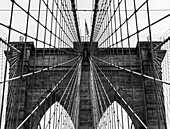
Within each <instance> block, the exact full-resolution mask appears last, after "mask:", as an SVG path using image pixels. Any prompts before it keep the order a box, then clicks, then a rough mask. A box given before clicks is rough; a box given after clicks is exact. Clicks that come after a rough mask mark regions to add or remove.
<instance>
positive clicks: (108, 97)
mask: <svg viewBox="0 0 170 129" xmlns="http://www.w3.org/2000/svg"><path fill="white" fill-rule="evenodd" d="M90 62H91V64H92V65H94V66H93V67H94V70H95V73H96V76H97V78H98V80H99V82H100V84H101V87H102V89H103V91H104V93H105V96H106V98H107V100H108V102H109V104H110V105H111V104H112V103H111V100H110V98H109V96H108V94H107V92H106V89H105V87H104V85H103V83H102V80H101V78H100V76H99V74H98V72H97V70H96V68H95V64H94V63H92V60H90ZM114 111H115V110H114ZM115 112H116V111H115ZM116 117H117V119H119V116H118V114H117V115H116ZM118 123H119V125H120V126H122V125H121V123H120V122H119V121H118Z"/></svg>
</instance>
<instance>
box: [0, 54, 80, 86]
mask: <svg viewBox="0 0 170 129" xmlns="http://www.w3.org/2000/svg"><path fill="white" fill-rule="evenodd" d="M78 57H80V56H77V57H75V58H73V59H71V60H68V61H66V62H63V63H61V64H57V65H54V66H51V67H47V68H44V69H41V70H38V71H35V72H30V73H27V74H24V75H21V76H17V77H14V78H10V79H8V80H6V81H1V82H0V84H1V83H4V82H9V81H14V80H17V79H20V78H23V77H28V76H30V75H33V74H37V73H41V72H44V71H47V70H50V69H53V68H56V67H57V66H62V65H65V64H68V63H70V62H71V61H73V60H76V59H77V58H78Z"/></svg>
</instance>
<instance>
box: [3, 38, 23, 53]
mask: <svg viewBox="0 0 170 129" xmlns="http://www.w3.org/2000/svg"><path fill="white" fill-rule="evenodd" d="M0 41H2V43H4V44H5V45H7V46H9V47H10V48H12V49H13V50H15V51H16V52H18V53H21V52H20V51H19V50H18V49H17V48H15V47H14V46H12V45H10V44H9V43H7V42H6V41H5V40H3V39H2V38H1V37H0Z"/></svg>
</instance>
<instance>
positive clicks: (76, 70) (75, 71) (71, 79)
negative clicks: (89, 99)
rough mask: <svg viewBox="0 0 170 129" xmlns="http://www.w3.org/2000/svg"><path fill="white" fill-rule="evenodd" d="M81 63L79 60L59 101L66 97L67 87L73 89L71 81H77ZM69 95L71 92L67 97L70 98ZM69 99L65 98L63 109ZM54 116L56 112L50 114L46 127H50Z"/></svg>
mask: <svg viewBox="0 0 170 129" xmlns="http://www.w3.org/2000/svg"><path fill="white" fill-rule="evenodd" d="M80 64H81V61H80V62H79V64H78V67H76V69H75V70H74V73H73V74H72V76H71V78H70V80H69V82H68V84H67V86H66V89H65V91H64V93H63V95H62V97H61V98H60V100H59V102H58V103H61V101H62V100H63V98H64V95H65V94H66V91H67V89H69V88H70V89H71V86H70V84H71V82H72V81H75V80H76V79H75V77H76V78H77V76H78V74H80V71H79V69H80ZM69 86H70V87H69ZM68 95H69V94H67V97H66V98H67V99H68ZM67 99H65V101H64V104H63V108H62V111H63V109H64V106H65V104H66V100H67ZM57 109H58V107H56V108H55V110H54V111H53V112H56V111H57ZM62 111H61V112H62ZM60 116H61V114H60V115H59V118H58V119H60ZM53 117H54V113H53V114H52V115H51V116H50V118H49V122H48V123H47V125H46V127H45V129H47V127H48V125H49V124H50V121H51V120H52V118H53Z"/></svg>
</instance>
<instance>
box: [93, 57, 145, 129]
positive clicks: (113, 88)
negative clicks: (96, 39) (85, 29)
mask: <svg viewBox="0 0 170 129" xmlns="http://www.w3.org/2000/svg"><path fill="white" fill-rule="evenodd" d="M91 60H93V59H92V58H91ZM93 62H94V60H93ZM94 64H95V66H97V68H98V69H99V71H100V72H101V73H102V75H103V76H104V77H105V78H106V80H107V81H108V83H109V84H110V86H111V87H112V88H113V90H114V91H115V93H116V94H117V95H118V96H119V97H120V99H121V100H122V101H123V103H124V104H125V105H126V106H127V108H128V109H129V110H130V111H131V112H132V113H133V115H134V116H135V117H136V119H137V120H138V121H139V122H140V123H141V125H142V126H143V127H144V128H146V129H147V126H146V125H145V124H144V123H143V121H142V120H141V119H140V118H139V117H138V115H137V114H136V113H135V112H134V111H133V110H132V109H131V107H130V106H129V105H128V104H127V103H126V101H125V100H124V99H123V98H122V97H121V95H120V94H119V92H118V91H117V90H116V89H115V87H114V86H113V84H112V83H111V82H110V80H109V79H108V78H107V77H106V76H105V74H104V73H103V72H102V70H101V69H100V68H99V67H98V65H97V64H96V62H94Z"/></svg>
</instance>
